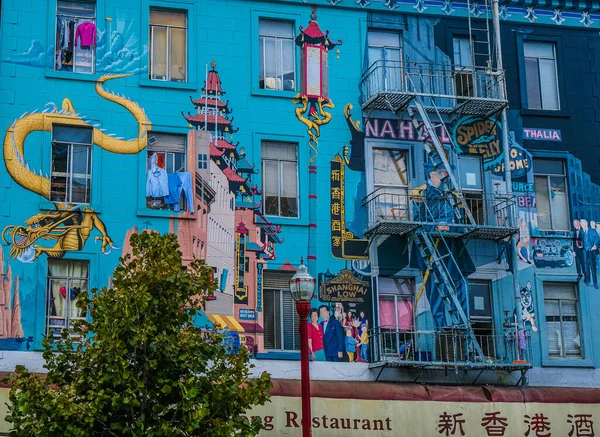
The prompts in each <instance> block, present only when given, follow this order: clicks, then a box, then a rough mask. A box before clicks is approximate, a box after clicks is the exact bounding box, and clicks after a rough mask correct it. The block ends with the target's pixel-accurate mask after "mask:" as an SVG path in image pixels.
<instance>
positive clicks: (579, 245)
mask: <svg viewBox="0 0 600 437" xmlns="http://www.w3.org/2000/svg"><path fill="white" fill-rule="evenodd" d="M573 227H574V228H575V231H574V232H573V237H574V238H575V244H574V249H575V264H576V265H577V281H579V280H581V278H583V276H584V275H585V265H586V261H585V251H584V250H583V231H582V229H581V223H580V222H579V220H577V219H575V220H573ZM588 281H589V279H588Z"/></svg>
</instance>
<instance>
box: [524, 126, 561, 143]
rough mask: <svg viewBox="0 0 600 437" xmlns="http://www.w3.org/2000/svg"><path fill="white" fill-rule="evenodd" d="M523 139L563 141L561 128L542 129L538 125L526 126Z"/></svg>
mask: <svg viewBox="0 0 600 437" xmlns="http://www.w3.org/2000/svg"><path fill="white" fill-rule="evenodd" d="M523 139H524V140H534V141H562V135H561V134H560V130H559V129H540V128H537V127H524V128H523Z"/></svg>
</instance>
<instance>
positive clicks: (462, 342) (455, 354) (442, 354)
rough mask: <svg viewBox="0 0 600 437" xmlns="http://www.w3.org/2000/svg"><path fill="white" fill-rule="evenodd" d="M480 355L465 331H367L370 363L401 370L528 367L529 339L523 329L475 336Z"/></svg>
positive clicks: (379, 329)
mask: <svg viewBox="0 0 600 437" xmlns="http://www.w3.org/2000/svg"><path fill="white" fill-rule="evenodd" d="M475 337H476V339H477V342H478V343H479V345H480V346H481V349H482V351H483V354H484V356H483V357H480V356H478V355H477V354H476V353H475V351H474V349H473V347H472V346H471V347H470V346H469V345H472V344H473V342H472V341H471V340H469V338H468V336H467V331H466V330H465V329H448V330H444V331H404V330H399V329H395V328H386V327H381V328H374V329H371V330H370V331H369V343H370V345H371V347H370V363H371V364H372V365H386V364H387V365H394V366H401V367H423V368H426V367H432V368H433V367H468V368H512V369H519V368H523V369H526V368H529V367H531V338H530V333H529V331H527V330H521V331H518V334H517V331H515V330H511V329H508V330H506V332H505V333H503V334H477V333H475Z"/></svg>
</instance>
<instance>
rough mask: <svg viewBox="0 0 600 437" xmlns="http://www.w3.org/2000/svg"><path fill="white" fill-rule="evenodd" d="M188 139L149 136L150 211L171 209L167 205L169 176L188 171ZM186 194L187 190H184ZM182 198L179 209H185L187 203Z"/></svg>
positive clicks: (147, 178) (170, 136)
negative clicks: (186, 153) (186, 161)
mask: <svg viewBox="0 0 600 437" xmlns="http://www.w3.org/2000/svg"><path fill="white" fill-rule="evenodd" d="M185 150H186V137H185V135H170V134H158V133H152V134H150V135H149V136H148V154H147V164H146V165H147V167H146V170H147V175H146V207H147V208H150V209H170V208H171V206H172V205H171V204H166V203H165V199H164V198H165V196H168V195H169V184H168V175H170V174H173V173H178V172H185V171H186V164H185ZM183 193H185V190H183ZM183 197H184V196H182V197H181V198H180V200H179V203H178V204H176V205H177V206H178V208H176V210H177V211H178V210H179V209H181V208H183V207H184V205H185V202H184V201H183Z"/></svg>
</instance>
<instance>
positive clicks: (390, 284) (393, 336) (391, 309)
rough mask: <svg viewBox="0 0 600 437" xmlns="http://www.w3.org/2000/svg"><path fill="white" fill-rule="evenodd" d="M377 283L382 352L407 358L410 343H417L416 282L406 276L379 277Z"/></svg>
mask: <svg viewBox="0 0 600 437" xmlns="http://www.w3.org/2000/svg"><path fill="white" fill-rule="evenodd" d="M377 284H378V290H379V293H378V294H379V327H380V332H381V342H382V344H381V347H382V352H383V353H384V354H395V355H398V356H399V357H400V358H401V359H406V358H407V357H408V354H409V353H410V348H409V347H408V345H410V344H412V343H414V333H413V330H414V320H415V319H414V317H415V316H414V287H413V283H412V281H411V280H410V279H406V278H389V277H382V276H380V277H379V278H378V281H377ZM407 349H409V350H407Z"/></svg>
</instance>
